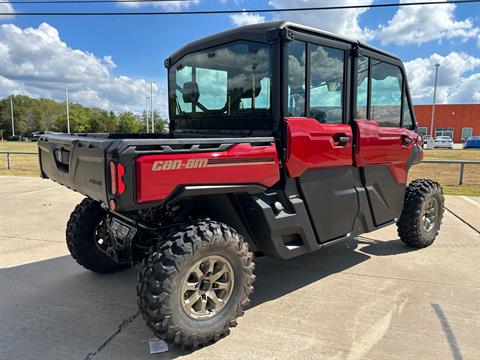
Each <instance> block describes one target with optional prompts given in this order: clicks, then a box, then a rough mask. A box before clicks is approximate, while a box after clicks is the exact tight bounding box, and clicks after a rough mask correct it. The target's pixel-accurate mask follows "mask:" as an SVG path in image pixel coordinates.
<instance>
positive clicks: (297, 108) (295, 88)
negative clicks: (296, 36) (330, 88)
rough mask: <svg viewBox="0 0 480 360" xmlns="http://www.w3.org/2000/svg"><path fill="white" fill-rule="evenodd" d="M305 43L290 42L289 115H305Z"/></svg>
mask: <svg viewBox="0 0 480 360" xmlns="http://www.w3.org/2000/svg"><path fill="white" fill-rule="evenodd" d="M305 47H306V46H305V43H304V42H301V41H292V42H290V43H289V44H288V115H289V116H300V117H302V116H305Z"/></svg>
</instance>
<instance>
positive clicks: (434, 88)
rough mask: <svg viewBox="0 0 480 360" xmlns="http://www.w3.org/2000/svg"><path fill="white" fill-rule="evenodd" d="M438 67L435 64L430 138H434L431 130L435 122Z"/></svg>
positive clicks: (438, 65)
mask: <svg viewBox="0 0 480 360" xmlns="http://www.w3.org/2000/svg"><path fill="white" fill-rule="evenodd" d="M439 67H440V64H438V63H437V64H435V86H434V87H433V104H432V121H431V123H430V135H431V136H432V138H433V137H434V136H433V134H434V130H433V123H434V121H435V100H436V97H437V80H438V68H439Z"/></svg>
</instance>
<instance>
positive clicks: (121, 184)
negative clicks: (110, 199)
mask: <svg viewBox="0 0 480 360" xmlns="http://www.w3.org/2000/svg"><path fill="white" fill-rule="evenodd" d="M123 174H125V168H124V167H123V165H122V164H120V163H119V164H118V165H117V189H118V193H119V194H122V193H123V192H124V191H125V183H124V182H123Z"/></svg>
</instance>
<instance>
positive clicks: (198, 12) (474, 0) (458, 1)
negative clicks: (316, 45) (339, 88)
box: [0, 0, 480, 16]
mask: <svg viewBox="0 0 480 360" xmlns="http://www.w3.org/2000/svg"><path fill="white" fill-rule="evenodd" d="M91 1H94V0H91ZM97 1H100V0H97ZM473 3H480V0H456V1H446V2H444V1H432V2H429V1H423V2H416V3H395V4H391V3H390V4H371V5H349V6H319V7H303V8H301V7H300V8H298V7H297V8H280V9H274V8H272V9H243V10H190V11H133V12H132V11H121V12H3V13H0V15H3V16H8V15H14V16H38V15H40V16H112V15H113V16H124V15H208V14H239V13H247V12H253V13H274V12H292V11H323V10H345V9H367V8H368V9H373V8H386V7H405V6H420V5H447V4H473Z"/></svg>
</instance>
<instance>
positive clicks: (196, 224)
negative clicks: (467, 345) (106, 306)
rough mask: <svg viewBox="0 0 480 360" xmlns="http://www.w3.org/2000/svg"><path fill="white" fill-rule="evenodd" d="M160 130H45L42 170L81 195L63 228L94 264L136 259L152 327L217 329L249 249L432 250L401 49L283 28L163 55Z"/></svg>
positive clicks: (238, 311)
mask: <svg viewBox="0 0 480 360" xmlns="http://www.w3.org/2000/svg"><path fill="white" fill-rule="evenodd" d="M165 66H166V68H167V69H168V81H169V112H170V132H169V133H168V134H166V135H162V134H74V135H67V134H46V135H41V137H40V139H39V142H38V146H39V157H40V165H41V173H42V176H43V177H44V178H50V179H52V180H54V181H56V182H58V183H60V184H62V185H64V186H66V187H68V188H70V189H73V190H75V191H78V192H80V193H81V194H84V195H86V196H87V198H85V199H84V200H83V201H82V202H81V203H80V204H79V205H78V206H77V207H76V208H75V210H74V211H73V213H72V215H71V217H70V220H69V221H68V225H67V245H68V248H69V250H70V252H71V254H72V256H73V257H74V258H75V260H76V261H77V262H78V263H79V264H80V265H82V266H84V267H85V268H87V269H89V270H92V271H95V272H97V273H113V272H116V271H119V270H123V269H126V268H129V267H131V266H133V265H135V264H141V265H140V267H141V269H140V273H139V277H138V286H137V294H138V305H139V307H140V310H141V313H142V314H143V317H144V318H145V320H146V322H147V324H148V326H149V327H150V328H151V329H152V330H153V332H154V333H155V335H157V336H158V337H160V338H162V339H164V340H166V341H168V342H171V343H175V344H176V345H177V346H184V347H188V348H197V347H200V346H204V345H206V344H209V343H212V342H215V341H217V340H218V339H220V338H221V337H222V336H224V335H226V334H228V332H229V328H230V327H231V326H234V325H235V324H236V318H237V317H238V316H241V315H242V314H243V311H244V310H243V309H244V306H245V305H246V304H247V303H248V301H249V295H250V294H251V292H252V290H253V287H252V283H253V281H254V279H255V276H254V274H253V272H254V262H253V253H255V254H265V255H268V256H271V257H274V258H280V259H289V258H292V257H295V256H299V255H302V254H306V253H309V252H312V251H315V250H318V249H321V248H323V247H325V246H328V245H330V244H336V243H338V242H341V241H345V240H350V239H351V240H353V239H354V238H355V237H356V236H357V235H359V234H362V233H366V232H370V231H373V230H375V229H378V228H381V227H384V226H387V225H389V224H392V223H397V226H398V234H399V237H400V239H401V240H402V241H403V242H405V243H407V244H408V245H411V246H414V247H417V248H423V247H426V246H429V245H430V244H431V243H432V242H433V241H434V239H435V237H436V235H437V234H438V231H439V228H440V224H441V221H442V215H443V201H444V200H443V195H442V189H441V187H440V185H439V184H438V183H436V182H434V181H431V180H426V179H424V180H415V181H412V182H411V183H410V184H408V185H407V174H408V171H409V169H410V167H411V166H412V165H413V164H415V163H417V162H419V161H420V160H421V158H422V156H423V155H422V148H421V144H422V139H421V137H420V136H419V135H418V134H417V132H416V123H415V116H414V113H413V109H412V104H411V99H410V94H409V90H408V85H407V79H406V76H405V70H404V67H403V65H402V62H401V61H400V59H398V58H397V57H396V56H394V55H391V54H389V53H386V52H384V51H381V50H378V49H375V48H373V47H371V46H368V45H366V44H363V43H360V42H358V41H355V40H352V39H348V38H344V37H341V36H338V35H335V34H331V33H328V32H324V31H320V30H317V29H313V28H309V27H305V26H302V25H297V24H293V23H288V22H273V23H264V24H258V25H251V26H246V27H240V28H237V29H234V30H230V31H227V32H224V33H221V34H217V35H213V36H210V37H208V38H205V39H202V40H199V41H196V42H193V43H191V44H189V45H187V46H185V47H183V48H182V49H180V50H178V51H177V52H176V53H174V54H173V55H172V56H171V57H169V58H168V59H167V60H166V61H165Z"/></svg>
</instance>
